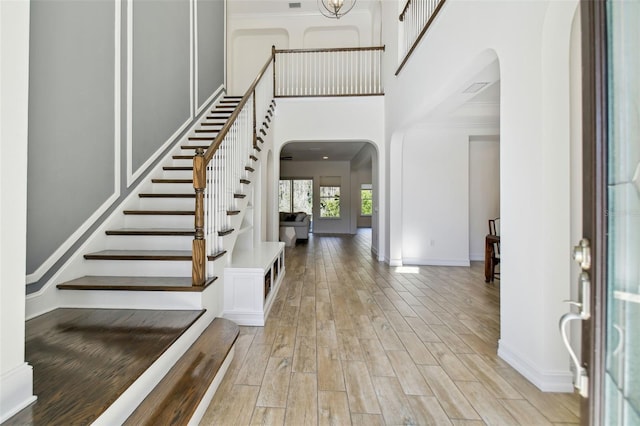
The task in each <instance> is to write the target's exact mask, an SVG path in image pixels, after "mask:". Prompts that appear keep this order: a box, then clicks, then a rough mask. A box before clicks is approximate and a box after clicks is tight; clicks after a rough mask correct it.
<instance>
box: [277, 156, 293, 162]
mask: <svg viewBox="0 0 640 426" xmlns="http://www.w3.org/2000/svg"><path fill="white" fill-rule="evenodd" d="M291 160H293V157H292V156H290V155H287V156H285V157H280V161H291Z"/></svg>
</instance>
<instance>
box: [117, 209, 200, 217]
mask: <svg viewBox="0 0 640 426" xmlns="http://www.w3.org/2000/svg"><path fill="white" fill-rule="evenodd" d="M123 213H124V214H135V215H161V216H162V215H166V216H189V215H191V216H193V215H194V214H195V212H194V211H193V210H124V211H123Z"/></svg>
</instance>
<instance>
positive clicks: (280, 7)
mask: <svg viewBox="0 0 640 426" xmlns="http://www.w3.org/2000/svg"><path fill="white" fill-rule="evenodd" d="M379 1H380V0H357V2H356V5H355V6H354V8H353V10H352V12H356V11H359V10H360V11H362V10H371V9H372V8H374V7H376V6H377V4H378V3H379ZM290 3H292V4H294V7H290V6H289V4H290ZM296 3H299V4H300V7H295V4H296ZM227 10H228V12H229V13H231V14H242V15H265V14H276V15H285V14H302V15H309V14H318V15H319V14H320V12H318V1H317V0H228V2H227Z"/></svg>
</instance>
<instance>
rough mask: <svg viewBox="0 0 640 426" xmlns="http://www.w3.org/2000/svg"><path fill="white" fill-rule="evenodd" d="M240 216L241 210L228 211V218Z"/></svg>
mask: <svg viewBox="0 0 640 426" xmlns="http://www.w3.org/2000/svg"><path fill="white" fill-rule="evenodd" d="M239 214H240V210H227V216H236V215H239Z"/></svg>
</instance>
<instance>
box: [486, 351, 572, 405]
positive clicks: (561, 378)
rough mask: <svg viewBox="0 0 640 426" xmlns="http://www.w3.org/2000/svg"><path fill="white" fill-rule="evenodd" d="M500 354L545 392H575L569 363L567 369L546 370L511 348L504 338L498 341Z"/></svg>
mask: <svg viewBox="0 0 640 426" xmlns="http://www.w3.org/2000/svg"><path fill="white" fill-rule="evenodd" d="M498 356H499V357H500V358H502V359H503V360H505V361H506V362H507V363H508V364H509V365H511V366H512V367H513V368H515V369H516V370H517V371H518V372H519V373H520V374H522V375H523V376H524V377H526V378H527V380H529V381H530V382H531V383H533V384H534V385H535V386H537V387H538V389H540V390H541V391H543V392H565V393H571V392H573V382H572V380H573V378H572V375H571V372H570V370H569V366H568V363H567V370H566V371H558V370H555V371H544V370H542V369H540V368H538V367H537V366H536V365H534V364H532V363H531V362H530V361H528V360H527V359H526V358H525V357H523V356H521V355H520V354H518V353H517V352H516V351H515V350H514V349H513V348H510V347H509V345H508V344H507V343H505V341H504V340H503V339H500V340H499V341H498Z"/></svg>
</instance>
